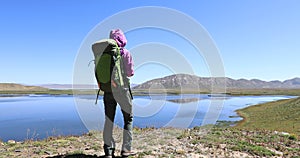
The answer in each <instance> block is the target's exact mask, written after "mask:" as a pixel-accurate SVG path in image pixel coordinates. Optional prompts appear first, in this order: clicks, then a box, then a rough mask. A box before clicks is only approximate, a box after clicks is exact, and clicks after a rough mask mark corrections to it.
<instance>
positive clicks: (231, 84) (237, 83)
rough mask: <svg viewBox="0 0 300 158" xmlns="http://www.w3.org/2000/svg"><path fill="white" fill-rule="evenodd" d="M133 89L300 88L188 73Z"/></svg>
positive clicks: (298, 81) (2, 86) (295, 82)
mask: <svg viewBox="0 0 300 158" xmlns="http://www.w3.org/2000/svg"><path fill="white" fill-rule="evenodd" d="M131 86H132V89H133V90H145V89H149V88H151V89H187V90H193V89H195V88H197V87H198V88H199V89H201V90H210V89H211V87H212V86H214V87H225V86H226V88H227V89H300V78H293V79H289V80H285V81H278V80H275V81H263V80H259V79H251V80H247V79H237V80H236V79H232V78H228V77H199V76H196V75H189V74H175V75H170V76H166V77H162V78H157V79H152V80H149V81H146V82H144V83H142V84H138V85H137V84H132V85H131ZM72 88H75V89H97V85H91V84H90V85H72V84H43V85H37V86H26V85H22V84H16V83H0V91H12V90H17V91H45V90H47V89H72Z"/></svg>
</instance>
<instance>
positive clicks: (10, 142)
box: [7, 140, 16, 144]
mask: <svg viewBox="0 0 300 158" xmlns="http://www.w3.org/2000/svg"><path fill="white" fill-rule="evenodd" d="M7 143H8V144H16V141H15V140H8V141H7Z"/></svg>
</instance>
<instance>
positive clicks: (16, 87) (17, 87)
mask: <svg viewBox="0 0 300 158" xmlns="http://www.w3.org/2000/svg"><path fill="white" fill-rule="evenodd" d="M46 90H47V88H44V87H39V86H25V85H21V84H16V83H0V91H46Z"/></svg>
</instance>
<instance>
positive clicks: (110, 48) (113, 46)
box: [92, 39, 118, 58]
mask: <svg viewBox="0 0 300 158" xmlns="http://www.w3.org/2000/svg"><path fill="white" fill-rule="evenodd" d="M117 49H118V45H117V42H116V41H115V40H114V39H103V40H100V41H97V42H96V43H94V44H93V45H92V50H93V53H94V57H95V58H97V56H101V55H102V54H103V52H118V51H117Z"/></svg>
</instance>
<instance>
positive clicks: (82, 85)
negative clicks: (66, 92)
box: [38, 84, 97, 89]
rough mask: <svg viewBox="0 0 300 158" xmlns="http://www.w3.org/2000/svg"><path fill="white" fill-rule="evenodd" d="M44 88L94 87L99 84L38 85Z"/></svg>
mask: <svg viewBox="0 0 300 158" xmlns="http://www.w3.org/2000/svg"><path fill="white" fill-rule="evenodd" d="M38 86H41V87H44V88H49V89H73V88H74V89H94V88H97V85H92V84H77V85H73V84H41V85H38Z"/></svg>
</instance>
